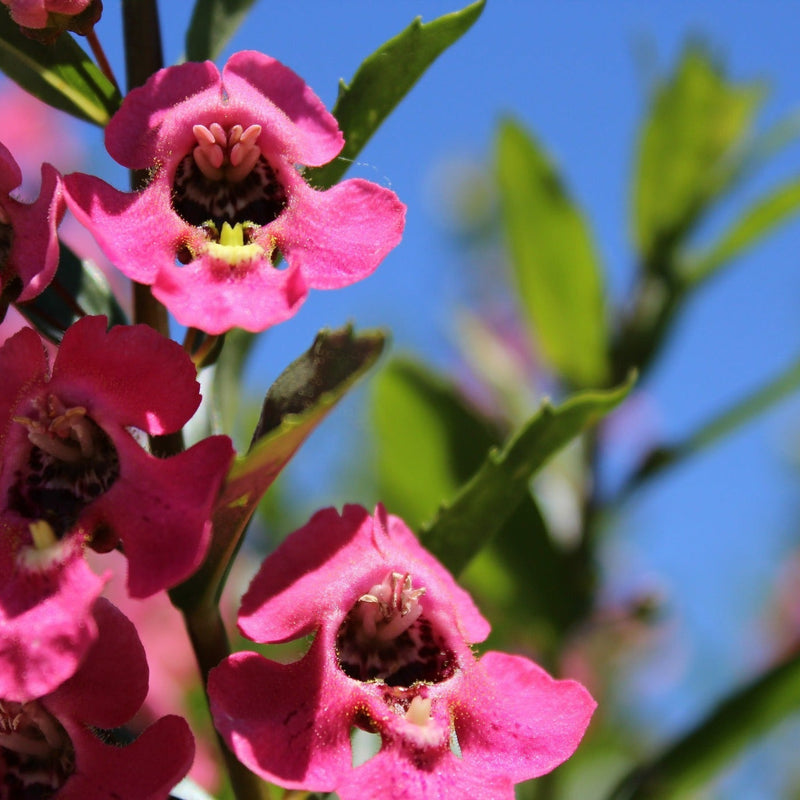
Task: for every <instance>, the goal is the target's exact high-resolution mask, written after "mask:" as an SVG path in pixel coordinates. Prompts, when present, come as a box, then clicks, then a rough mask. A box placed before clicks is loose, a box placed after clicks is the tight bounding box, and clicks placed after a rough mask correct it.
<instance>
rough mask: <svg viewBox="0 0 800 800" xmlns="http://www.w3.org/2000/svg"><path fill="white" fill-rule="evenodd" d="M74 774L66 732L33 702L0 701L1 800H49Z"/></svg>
mask: <svg viewBox="0 0 800 800" xmlns="http://www.w3.org/2000/svg"><path fill="white" fill-rule="evenodd" d="M74 771H75V750H74V747H73V745H72V741H71V740H70V738H69V736H68V734H67V732H66V731H65V730H64V728H63V727H62V725H61V724H60V723H59V722H58V720H56V719H55V718H54V717H53V716H52V715H51V714H49V713H48V712H47V711H46V710H45V709H44V708H43V707H42V706H41V705H40V704H39V703H38V702H36V701H35V700H34V701H32V702H30V703H24V704H23V703H13V702H10V701H6V700H0V800H49V798H52V797H56V796H57V794H58V792H59V789H61V787H62V786H63V785H64V783H66V781H67V779H68V778H69V777H70V775H72V773H73V772H74Z"/></svg>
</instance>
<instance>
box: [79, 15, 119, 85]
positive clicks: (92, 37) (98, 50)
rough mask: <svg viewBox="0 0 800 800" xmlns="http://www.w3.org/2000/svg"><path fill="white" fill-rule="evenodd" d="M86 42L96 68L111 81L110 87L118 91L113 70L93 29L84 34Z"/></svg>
mask: <svg viewBox="0 0 800 800" xmlns="http://www.w3.org/2000/svg"><path fill="white" fill-rule="evenodd" d="M86 41H87V42H88V43H89V47H91V48H92V53H94V59H95V61H96V62H97V66H98V67H100V71H101V72H102V73H103V75H105V76H106V78H108V79H109V81H111V85H112V86H113V87H114V88H115V89H117V90H118V91H119V84H118V83H117V79H116V77H115V76H114V70H113V69H111V64H109V63H108V59H107V58H106V51H105V50H103V45H101V44H100V40H99V39H98V38H97V33H96V31H95V29H94V28H92V29H91V30H90V31H89V33H87V34H86Z"/></svg>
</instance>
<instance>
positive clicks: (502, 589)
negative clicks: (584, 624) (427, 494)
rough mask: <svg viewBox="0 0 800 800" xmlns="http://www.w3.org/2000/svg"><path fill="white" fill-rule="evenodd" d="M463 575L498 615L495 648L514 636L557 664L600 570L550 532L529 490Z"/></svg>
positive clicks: (491, 616) (493, 616) (491, 645)
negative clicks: (593, 568) (566, 637)
mask: <svg viewBox="0 0 800 800" xmlns="http://www.w3.org/2000/svg"><path fill="white" fill-rule="evenodd" d="M459 581H460V582H461V583H463V584H464V585H465V587H466V588H467V589H468V590H469V591H470V592H471V593H476V594H477V598H476V599H478V604H479V606H480V607H481V608H482V609H483V610H484V613H485V614H486V616H487V617H488V618H489V619H491V620H492V635H493V636H494V637H496V641H497V645H495V644H494V643H493V642H492V641H489V642H487V643H486V645H484V646H485V647H488V648H489V649H495V648H498V649H502V647H504V646H506V644H507V643H508V642H509V641H513V642H514V645H515V646H516V647H520V648H523V649H524V648H526V647H531V648H533V649H535V650H536V652H537V653H540V654H541V655H542V657H543V658H544V661H545V663H549V664H550V666H551V667H554V666H555V664H556V663H557V661H558V654H559V652H560V650H561V645H562V643H563V637H564V635H565V634H566V633H567V632H568V631H569V630H570V629H571V628H572V627H573V626H574V625H575V624H576V623H578V622H579V621H580V620H582V619H585V618H586V616H587V614H588V612H589V609H590V608H591V601H592V592H593V589H594V584H595V581H594V575H593V574H592V572H591V569H590V565H589V564H588V563H587V560H586V558H585V552H584V551H583V550H582V549H581V548H564V547H562V546H561V545H559V544H558V543H557V542H556V541H555V540H554V539H553V537H552V535H551V534H550V531H549V529H548V527H547V522H546V521H545V519H544V517H543V516H542V513H541V511H540V509H539V506H538V504H537V503H536V501H535V500H534V498H533V497H532V496H531V495H530V494H526V495H525V496H524V497H523V499H522V501H521V502H520V503H519V505H518V506H517V507H516V509H515V510H514V512H513V513H512V514H511V515H510V517H509V518H508V519H507V520H506V521H505V523H504V524H503V527H502V530H500V531H499V532H498V533H497V535H496V536H495V538H494V539H493V540H492V541H491V542H490V543H489V545H488V546H487V547H484V548H483V549H482V550H481V551H480V552H479V553H478V554H477V555H476V556H475V558H473V559H472V560H471V561H470V563H469V565H468V566H467V567H466V569H465V570H464V571H463V572H462V573H461V575H460V576H459Z"/></svg>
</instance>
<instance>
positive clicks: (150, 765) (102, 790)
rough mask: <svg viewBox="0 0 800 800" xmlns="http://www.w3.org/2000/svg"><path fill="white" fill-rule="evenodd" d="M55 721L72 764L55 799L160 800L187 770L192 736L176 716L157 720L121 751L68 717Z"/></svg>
mask: <svg viewBox="0 0 800 800" xmlns="http://www.w3.org/2000/svg"><path fill="white" fill-rule="evenodd" d="M60 722H61V723H62V725H64V727H65V728H66V730H67V733H68V734H69V736H70V738H71V739H72V743H73V745H74V746H75V756H76V763H75V772H74V774H73V775H72V777H70V779H69V780H68V781H67V782H66V783H65V784H64V786H63V787H62V788H61V789H59V791H58V800H109V798H112V797H113V798H114V800H163V798H165V797H166V796H167V795H168V794H169V792H170V789H172V788H173V787H174V786H175V785H176V784H177V783H178V782H179V781H180V780H181V778H182V777H183V776H184V775H186V773H187V772H188V771H189V768H190V767H191V765H192V759H193V758H194V737H193V736H192V733H191V731H190V730H189V726H188V724H187V723H186V720H185V719H183V718H182V717H177V716H172V715H170V716H167V717H162V718H161V719H159V720H158V721H157V722H154V723H153V724H152V725H151V726H150V727H149V728H147V729H146V730H145V731H144V732H143V733H142V734H141V735H140V736H139V737H138V738H137V739H136V741H135V742H132V743H131V744H128V745H125V746H124V747H117V746H115V745H112V744H106V743H105V742H103V741H101V739H99V738H98V737H97V736H96V735H95V734H94V733H92V732H91V731H90V730H88V729H86V728H85V727H84V726H83V725H76V724H75V723H74V722H73V721H72V720H70V719H68V718H62V719H61V720H60Z"/></svg>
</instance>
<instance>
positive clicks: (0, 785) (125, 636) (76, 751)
mask: <svg viewBox="0 0 800 800" xmlns="http://www.w3.org/2000/svg"><path fill="white" fill-rule="evenodd" d="M92 616H93V621H94V623H95V625H96V627H97V630H98V635H97V639H96V641H95V642H94V644H93V645H92V647H91V648H90V649H89V651H88V652H87V654H86V657H85V659H84V660H83V661H82V663H81V665H80V668H79V669H78V671H77V672H76V673H75V674H74V675H73V676H72V677H70V678H69V679H68V680H67V681H65V682H64V683H62V684H61V685H59V686H58V687H57V688H55V689H54V690H53V691H52V692H49V693H47V694H45V695H43V696H39V697H36V698H32V699H30V700H27V701H26V702H18V701H16V700H9V699H7V698H5V697H3V696H2V694H0V796H2V797H4V798H38V799H39V800H51V798H52V800H112V798H113V799H114V800H163V798H164V797H166V796H167V794H168V793H169V790H170V789H171V788H172V787H173V786H174V785H175V784H176V783H178V781H180V779H181V778H182V777H183V776H184V775H185V774H186V773H187V772H188V770H189V767H190V766H191V763H192V758H193V755H194V739H193V737H192V734H191V732H190V730H189V726H188V725H187V724H186V721H185V720H184V719H182V718H181V717H177V716H165V717H162V718H160V719H159V720H157V721H156V722H154V723H153V724H152V725H151V726H150V727H149V728H147V729H146V730H145V731H144V732H143V733H142V734H141V735H140V736H139V737H138V738H137V739H136V740H135V741H134V742H132V743H130V744H127V745H126V746H124V747H123V746H119V745H118V744H117V743H115V742H114V738H113V734H109V731H110V730H111V729H114V728H118V727H120V726H123V725H125V723H127V722H128V720H130V719H131V717H133V715H134V714H135V713H136V711H137V710H138V709H139V707H140V706H141V705H142V703H143V702H144V699H145V695H146V694H147V678H148V670H147V660H146V658H145V653H144V649H143V648H142V645H141V643H140V642H139V637H138V636H137V634H136V628H135V627H134V626H133V623H131V622H130V621H129V620H128V619H127V618H126V617H125V616H124V615H123V614H122V612H120V611H119V610H118V609H116V608H115V607H114V606H113V605H111V603H109V602H108V601H106V600H103V599H100V600H98V601H97V603H96V605H95V607H94V610H93V615H92ZM101 731H103V732H104V733H101Z"/></svg>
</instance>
